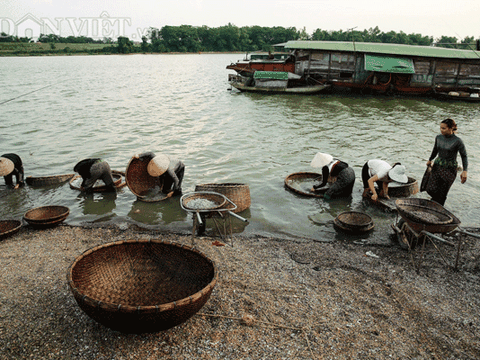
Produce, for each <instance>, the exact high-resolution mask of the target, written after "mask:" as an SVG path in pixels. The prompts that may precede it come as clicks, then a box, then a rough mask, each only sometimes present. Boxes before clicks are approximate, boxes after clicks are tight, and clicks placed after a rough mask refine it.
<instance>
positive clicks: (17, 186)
mask: <svg viewBox="0 0 480 360" xmlns="http://www.w3.org/2000/svg"><path fill="white" fill-rule="evenodd" d="M462 182H463V181H462ZM19 187H20V184H17V185H15V187H14V188H13V189H14V190H17V189H18V188H19Z"/></svg>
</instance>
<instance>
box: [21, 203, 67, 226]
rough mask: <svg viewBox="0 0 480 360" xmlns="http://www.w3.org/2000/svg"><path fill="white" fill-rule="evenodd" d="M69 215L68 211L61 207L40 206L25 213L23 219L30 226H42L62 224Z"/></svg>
mask: <svg viewBox="0 0 480 360" xmlns="http://www.w3.org/2000/svg"><path fill="white" fill-rule="evenodd" d="M69 213H70V209H69V208H68V207H66V206H61V205H48V206H40V207H37V208H35V209H31V210H29V211H27V212H26V213H25V215H24V216H23V218H24V219H25V220H26V221H27V222H28V223H29V224H30V225H44V224H54V223H56V222H62V221H63V220H65V219H66V218H67V216H68V214H69Z"/></svg>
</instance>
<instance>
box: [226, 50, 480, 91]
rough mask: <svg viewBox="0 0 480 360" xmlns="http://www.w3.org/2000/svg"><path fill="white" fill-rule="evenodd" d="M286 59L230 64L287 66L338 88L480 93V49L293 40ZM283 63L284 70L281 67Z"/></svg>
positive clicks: (244, 70)
mask: <svg viewBox="0 0 480 360" xmlns="http://www.w3.org/2000/svg"><path fill="white" fill-rule="evenodd" d="M282 45H283V47H284V49H285V50H286V51H289V53H290V56H289V57H287V58H286V59H281V60H280V59H275V60H270V62H269V60H267V59H262V60H250V61H243V62H238V63H237V64H231V65H230V66H227V68H230V69H232V70H235V71H237V73H238V74H240V75H242V76H248V75H249V73H250V74H253V73H254V72H255V71H258V70H260V71H265V70H268V71H287V72H293V73H294V74H296V75H299V76H301V77H302V78H305V79H311V80H312V81H313V82H315V83H319V82H320V83H325V84H329V85H331V88H332V89H334V90H347V91H351V90H357V91H361V92H376V93H388V94H408V95H438V94H442V95H448V94H451V96H458V97H470V96H472V97H474V98H475V99H477V98H478V93H479V91H480V51H477V50H458V49H448V48H440V47H434V46H413V45H400V44H384V43H359V42H331V41H289V42H287V43H284V44H282ZM277 69H278V70H277Z"/></svg>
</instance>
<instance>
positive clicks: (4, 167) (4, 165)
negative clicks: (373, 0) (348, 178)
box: [0, 157, 15, 176]
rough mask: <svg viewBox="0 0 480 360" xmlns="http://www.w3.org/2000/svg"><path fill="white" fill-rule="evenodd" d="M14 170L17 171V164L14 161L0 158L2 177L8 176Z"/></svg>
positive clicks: (0, 173)
mask: <svg viewBox="0 0 480 360" xmlns="http://www.w3.org/2000/svg"><path fill="white" fill-rule="evenodd" d="M13 169H15V164H14V163H13V161H12V160H10V159H7V158H4V157H0V176H7V175H8V174H10V173H11V172H12V171H13Z"/></svg>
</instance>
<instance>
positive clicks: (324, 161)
mask: <svg viewBox="0 0 480 360" xmlns="http://www.w3.org/2000/svg"><path fill="white" fill-rule="evenodd" d="M332 160H333V156H332V155H329V154H324V153H321V152H319V153H317V154H316V155H315V157H314V158H313V160H312V162H311V163H310V166H312V167H315V168H322V167H324V166H325V165H328V164H330V163H331V162H332Z"/></svg>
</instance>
